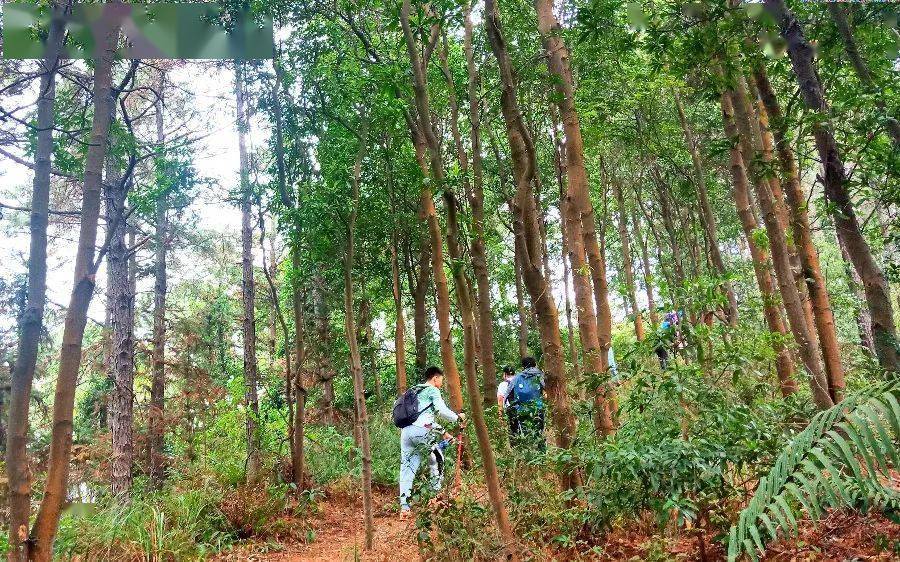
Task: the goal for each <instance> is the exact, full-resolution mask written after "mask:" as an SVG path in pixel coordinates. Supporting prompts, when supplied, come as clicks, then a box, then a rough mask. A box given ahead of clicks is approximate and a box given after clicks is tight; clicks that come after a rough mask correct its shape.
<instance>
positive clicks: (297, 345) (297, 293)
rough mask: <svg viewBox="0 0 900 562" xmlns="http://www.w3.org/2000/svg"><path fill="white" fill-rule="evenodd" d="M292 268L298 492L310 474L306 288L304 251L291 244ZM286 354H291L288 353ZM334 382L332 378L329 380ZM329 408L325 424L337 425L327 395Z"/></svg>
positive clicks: (293, 453) (294, 449)
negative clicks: (301, 273) (305, 368)
mask: <svg viewBox="0 0 900 562" xmlns="http://www.w3.org/2000/svg"><path fill="white" fill-rule="evenodd" d="M290 252H291V269H292V270H293V272H294V275H292V276H291V302H292V305H293V307H292V308H293V313H294V359H295V368H294V374H293V376H294V381H293V384H294V393H293V394H294V403H295V412H294V420H293V421H294V428H293V431H292V437H293V441H292V443H291V467H292V470H293V474H292V476H293V478H294V483H295V484H296V485H297V486H298V489H301V490H302V489H303V488H304V487H305V485H306V482H305V477H304V474H305V472H306V450H305V443H306V441H305V435H306V385H304V383H303V364H304V362H305V361H306V347H305V346H304V341H305V334H304V326H305V319H304V318H303V288H302V286H301V285H300V277H299V276H298V275H297V274H296V272H299V271H300V270H301V268H302V263H301V262H300V252H299V250H298V249H297V246H296V245H295V244H291V247H290ZM285 333H286V332H285ZM285 355H290V353H289V352H287V351H286V352H285ZM329 383H330V379H329ZM325 400H326V407H325V409H324V416H323V418H324V421H325V423H326V424H329V425H332V424H334V419H333V413H332V404H333V403H334V402H333V399H332V398H331V397H328V396H327V395H326V397H325Z"/></svg>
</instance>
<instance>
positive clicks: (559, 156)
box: [550, 108, 585, 399]
mask: <svg viewBox="0 0 900 562" xmlns="http://www.w3.org/2000/svg"><path fill="white" fill-rule="evenodd" d="M550 115H551V119H552V128H551V131H552V136H551V138H552V140H553V163H554V168H555V169H556V183H557V185H558V186H559V216H560V217H565V216H566V213H567V209H566V165H565V151H566V145H565V143H564V142H563V141H562V139H561V138H560V136H559V134H558V129H559V124H558V119H557V116H556V112H555V111H553V108H551V113H550ZM564 220H565V219H563V221H561V222H563V223H564ZM560 231H561V235H562V236H561V238H562V256H561V259H562V262H563V292H564V293H565V301H566V334H567V337H566V340H567V342H568V344H569V358H570V360H571V361H572V372H573V375H574V377H575V379H576V380H578V379H580V378H581V363H580V361H579V357H578V348H577V346H576V345H575V330H573V329H572V302H571V299H570V298H569V277H570V274H571V267H570V264H569V238H568V236H567V235H566V229H565V227H564V224H563V228H561V229H560ZM580 389H581V390H582V391H584V389H585V387H584V386H581V387H580ZM582 399H583V397H582Z"/></svg>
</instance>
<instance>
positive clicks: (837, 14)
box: [825, 2, 900, 148]
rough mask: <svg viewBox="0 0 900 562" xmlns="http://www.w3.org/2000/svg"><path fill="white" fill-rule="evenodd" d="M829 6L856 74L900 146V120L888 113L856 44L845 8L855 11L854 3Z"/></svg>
mask: <svg viewBox="0 0 900 562" xmlns="http://www.w3.org/2000/svg"><path fill="white" fill-rule="evenodd" d="M825 5H826V6H827V7H828V13H829V14H831V19H833V20H834V24H835V26H837V30H838V34H839V35H840V36H841V41H843V43H844V51H846V53H847V58H848V59H850V66H852V67H853V70H854V72H856V76H857V77H858V78H859V81H860V82H861V83H862V85H863V87H865V88H866V89H867V90H868V91H869V93H870V94H872V95H873V96H874V100H873V101H874V103H875V107H876V108H878V111H880V112H881V113H882V114H884V119H885V122H884V125H885V129H886V130H887V132H888V134H889V135H890V136H891V140H893V142H894V147H895V148H900V121H898V120H897V118H896V117H894V116H893V115H891V114H890V113H888V110H887V106H886V105H885V103H884V99H883V97H882V95H883V93H882V92H881V91H879V88H878V85H877V84H875V78H874V77H873V76H872V72H871V71H870V70H869V65H868V63H866V59H865V58H863V56H862V54H861V53H860V52H859V47H857V45H856V38H855V37H853V28H852V26H851V25H850V21H849V18H848V17H847V13H846V12H845V10H847V11H850V12H851V13H852V11H853V5H852V4H847V5H844V4H843V3H839V2H827V3H826V4H825Z"/></svg>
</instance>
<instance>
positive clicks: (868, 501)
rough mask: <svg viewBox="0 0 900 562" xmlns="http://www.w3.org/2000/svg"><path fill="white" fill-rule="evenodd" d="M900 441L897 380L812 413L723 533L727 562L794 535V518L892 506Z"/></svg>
mask: <svg viewBox="0 0 900 562" xmlns="http://www.w3.org/2000/svg"><path fill="white" fill-rule="evenodd" d="M898 440H900V381H896V380H895V381H890V382H885V383H880V384H877V385H873V386H871V387H869V388H867V389H865V390H863V391H861V392H859V393H856V394H854V395H852V396H849V397H847V398H846V399H845V400H844V401H843V402H841V403H840V404H837V405H836V406H834V407H833V408H831V409H829V410H825V411H823V412H819V413H818V414H816V416H815V417H813V419H812V420H811V421H810V423H809V425H808V426H807V427H806V429H804V430H803V431H802V432H800V433H799V434H798V435H797V436H796V437H795V438H794V439H793V440H792V441H791V442H790V444H788V446H787V447H785V449H784V450H783V451H782V452H781V454H780V455H779V456H778V459H777V460H776V461H775V464H774V466H773V467H772V470H771V471H770V472H769V474H767V475H766V476H765V477H763V478H762V479H760V481H759V485H758V487H757V489H756V493H754V495H753V497H752V498H751V499H750V502H749V503H748V504H747V507H745V508H744V510H743V511H741V513H740V515H739V516H738V521H737V524H735V525H734V526H732V527H731V530H730V532H729V533H728V559H729V561H733V560H736V559H737V558H739V557H740V556H742V555H745V554H746V555H748V556H749V557H750V558H752V559H753V560H756V559H757V556H758V554H759V553H760V552H762V551H763V550H764V549H765V545H766V544H767V543H768V542H769V541H771V540H774V539H776V538H777V536H778V535H779V534H781V535H785V536H786V535H789V534H793V533H794V532H796V530H797V520H798V519H799V515H800V514H801V513H804V512H805V513H806V514H807V515H809V516H810V517H812V518H818V517H820V516H821V515H823V514H824V513H825V510H826V509H828V508H831V507H862V508H863V509H871V508H885V507H888V506H895V505H897V504H898V503H900V491H898V490H897V489H896V488H895V487H894V486H892V485H891V475H890V472H889V471H890V470H891V469H897V468H898V466H900V464H898V460H900V459H898V451H897V442H898Z"/></svg>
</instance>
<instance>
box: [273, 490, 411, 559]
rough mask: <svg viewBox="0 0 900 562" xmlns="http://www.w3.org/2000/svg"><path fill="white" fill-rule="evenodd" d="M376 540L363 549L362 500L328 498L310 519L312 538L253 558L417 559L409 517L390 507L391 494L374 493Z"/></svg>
mask: <svg viewBox="0 0 900 562" xmlns="http://www.w3.org/2000/svg"><path fill="white" fill-rule="evenodd" d="M373 499H374V506H373V507H374V509H375V539H374V541H373V544H374V547H373V549H372V550H370V551H365V550H363V547H364V546H365V540H366V532H365V526H364V523H363V513H362V502H361V501H360V500H359V498H348V497H346V496H343V497H331V498H328V499H325V500H323V501H322V502H320V504H319V510H318V511H319V513H318V515H317V516H316V517H315V519H313V521H311V525H312V528H313V529H314V531H315V540H314V541H313V542H311V543H309V544H303V545H290V546H289V547H288V549H287V550H285V551H282V552H278V553H272V554H268V555H264V556H258V557H255V560H259V561H267V562H300V561H302V562H343V561H347V560H350V561H354V560H366V561H371V562H383V561H388V560H391V561H396V560H404V561H406V560H419V559H420V556H419V549H418V546H417V545H416V540H415V533H416V531H415V524H414V522H413V520H412V519H409V520H406V521H401V520H400V519H399V517H398V516H397V512H396V511H395V510H393V509H392V508H393V503H394V502H395V501H396V498H395V496H394V495H393V493H389V492H386V491H378V492H376V493H375V497H374V498H373Z"/></svg>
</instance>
